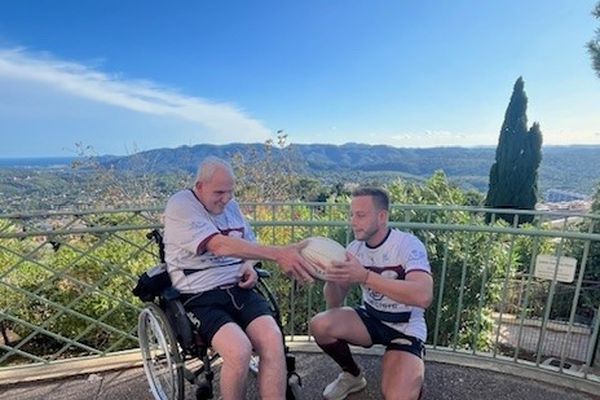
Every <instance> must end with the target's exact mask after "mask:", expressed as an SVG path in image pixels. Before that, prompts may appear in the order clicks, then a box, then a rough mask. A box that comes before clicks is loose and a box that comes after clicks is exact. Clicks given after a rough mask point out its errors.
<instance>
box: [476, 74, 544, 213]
mask: <svg viewBox="0 0 600 400" xmlns="http://www.w3.org/2000/svg"><path fill="white" fill-rule="evenodd" d="M524 85H525V84H524V82H523V78H522V77H519V79H517V81H516V82H515V86H514V88H513V93H512V96H511V99H510V103H509V104H508V108H507V109H506V114H505V116H504V123H503V124H502V129H501V130H500V138H499V140H498V147H497V148H496V160H495V162H494V164H493V165H492V167H491V169H490V183H489V190H488V193H487V197H486V201H485V205H486V206H487V207H492V208H515V209H521V210H533V209H534V208H535V204H536V202H537V180H538V167H539V166H540V162H541V161H542V152H541V149H542V132H541V131H540V126H539V124H538V123H534V124H533V126H532V127H531V128H530V129H529V130H528V129H527V95H526V94H525V90H524ZM498 216H499V217H500V218H502V219H504V220H506V221H507V222H509V223H512V222H513V219H514V214H499V215H498ZM489 220H490V217H489V216H488V217H487V222H489ZM532 220H533V216H532V215H525V216H521V217H520V218H519V222H520V223H525V222H531V221H532Z"/></svg>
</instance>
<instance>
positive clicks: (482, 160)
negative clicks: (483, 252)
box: [102, 143, 600, 195]
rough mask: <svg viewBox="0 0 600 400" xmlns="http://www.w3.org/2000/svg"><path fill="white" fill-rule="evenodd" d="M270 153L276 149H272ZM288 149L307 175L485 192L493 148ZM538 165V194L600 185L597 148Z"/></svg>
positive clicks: (192, 152)
mask: <svg viewBox="0 0 600 400" xmlns="http://www.w3.org/2000/svg"><path fill="white" fill-rule="evenodd" d="M264 151H265V146H264V145H262V144H239V143H233V144H228V145H221V146H218V145H204V144H201V145H196V146H191V147H190V146H183V147H178V148H175V149H155V150H150V151H145V152H140V153H137V154H134V155H132V156H126V157H104V158H103V159H102V161H103V163H104V164H105V165H111V166H113V167H115V168H117V169H125V170H128V171H135V170H145V171H146V172H160V173H165V172H169V171H178V170H179V171H181V170H183V171H186V172H192V171H195V169H196V166H197V163H198V161H199V160H201V159H202V158H204V157H206V156H208V155H216V156H219V157H223V158H228V159H229V158H231V157H232V156H233V155H234V154H236V153H239V154H242V155H244V156H246V157H248V156H249V155H250V154H251V153H253V152H256V153H258V154H263V153H264ZM272 151H273V152H274V154H275V155H278V154H280V152H281V150H280V149H277V148H274V149H272ZM285 151H289V152H290V153H291V154H292V155H293V157H294V159H295V162H296V163H298V165H301V166H302V168H303V170H304V171H306V172H307V173H309V174H312V175H316V176H321V177H323V178H324V179H326V180H329V179H328V178H330V176H331V175H333V176H336V177H338V178H340V177H341V178H344V179H352V177H356V176H378V175H379V176H380V175H382V174H385V176H388V177H389V176H403V177H408V178H413V179H426V178H428V177H429V176H431V175H432V174H433V172H435V171H436V170H444V171H445V172H446V175H448V176H449V177H450V178H451V179H452V180H453V181H455V182H457V183H459V184H461V186H464V187H466V188H471V189H477V190H479V191H480V192H485V191H487V185H488V174H489V170H490V167H491V165H492V163H493V161H494V154H495V148H492V147H479V148H464V147H444V148H426V149H417V148H397V147H391V146H383V145H375V146H373V145H367V144H356V143H348V144H344V145H341V146H336V145H328V144H293V145H290V147H289V148H286V149H285ZM542 151H543V160H542V165H541V167H540V178H539V184H540V189H541V193H544V192H545V191H546V190H548V189H550V188H552V189H560V190H566V191H573V192H578V193H583V194H586V195H591V194H593V193H594V190H595V188H596V186H597V184H598V182H600V162H598V161H599V160H600V146H545V147H544V148H543V150H542Z"/></svg>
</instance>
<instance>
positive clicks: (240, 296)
mask: <svg viewBox="0 0 600 400" xmlns="http://www.w3.org/2000/svg"><path fill="white" fill-rule="evenodd" d="M183 306H184V308H185V309H186V310H187V311H191V312H192V313H194V315H195V316H196V318H198V320H199V321H200V327H199V328H198V331H199V333H200V337H201V338H202V340H203V341H204V342H205V343H208V344H209V345H210V343H212V339H213V337H214V336H215V333H217V331H218V330H219V329H220V328H221V327H222V326H223V325H225V324H227V323H229V322H234V323H236V324H238V325H239V326H240V327H241V328H242V329H243V330H246V328H247V327H248V325H249V324H250V322H252V321H254V320H255V319H256V318H258V317H260V316H262V315H271V316H273V313H272V312H271V307H270V305H269V303H268V302H267V300H266V299H265V298H264V297H263V296H261V295H260V294H258V293H257V292H256V291H254V290H252V289H243V288H241V287H239V286H237V285H234V286H231V287H227V288H222V289H213V290H208V291H206V292H203V293H201V294H197V295H185V296H183Z"/></svg>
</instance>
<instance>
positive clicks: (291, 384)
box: [285, 373, 304, 400]
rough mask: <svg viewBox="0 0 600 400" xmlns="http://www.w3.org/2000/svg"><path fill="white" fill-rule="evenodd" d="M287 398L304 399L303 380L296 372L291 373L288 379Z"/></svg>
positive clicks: (289, 399) (290, 399) (293, 399)
mask: <svg viewBox="0 0 600 400" xmlns="http://www.w3.org/2000/svg"><path fill="white" fill-rule="evenodd" d="M285 399H286V400H304V394H303V393H302V380H301V379H300V376H299V375H298V374H296V373H293V374H290V376H288V379H287V389H286V393H285Z"/></svg>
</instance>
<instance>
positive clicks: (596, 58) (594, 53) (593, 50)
mask: <svg viewBox="0 0 600 400" xmlns="http://www.w3.org/2000/svg"><path fill="white" fill-rule="evenodd" d="M592 15H593V16H594V17H596V18H598V19H600V1H599V2H598V4H596V7H595V8H594V10H593V11H592ZM587 47H588V51H589V52H590V56H591V57H592V68H594V70H595V71H596V74H597V75H598V77H599V78H600V28H597V29H596V37H595V38H593V39H592V40H590V41H589V42H588V44H587Z"/></svg>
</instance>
